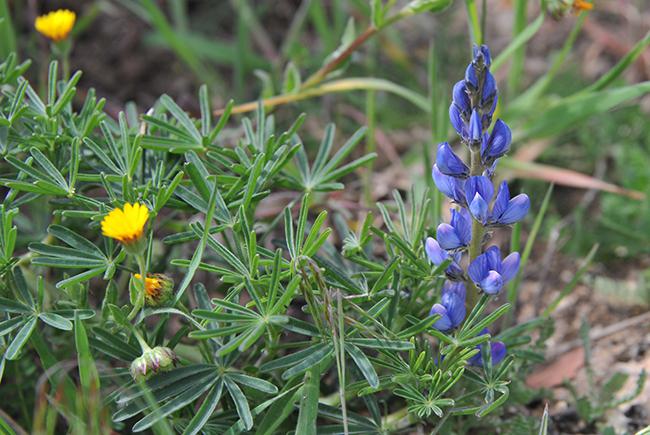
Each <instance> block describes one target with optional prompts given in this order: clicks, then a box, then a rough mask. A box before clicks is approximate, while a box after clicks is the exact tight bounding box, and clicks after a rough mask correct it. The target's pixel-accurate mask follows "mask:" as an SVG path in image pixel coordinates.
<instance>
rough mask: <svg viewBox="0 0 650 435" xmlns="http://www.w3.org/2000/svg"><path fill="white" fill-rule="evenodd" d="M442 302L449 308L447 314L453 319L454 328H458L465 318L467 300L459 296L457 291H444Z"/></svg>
mask: <svg viewBox="0 0 650 435" xmlns="http://www.w3.org/2000/svg"><path fill="white" fill-rule="evenodd" d="M440 302H441V304H442V305H444V306H445V308H446V309H447V316H448V317H449V319H450V321H451V326H452V328H456V327H458V326H460V324H461V323H463V320H465V314H466V311H465V300H464V299H461V298H459V297H458V295H457V294H456V293H449V292H448V293H444V294H443V295H442V298H441V301H440Z"/></svg>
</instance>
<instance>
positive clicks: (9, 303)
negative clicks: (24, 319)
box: [0, 297, 33, 313]
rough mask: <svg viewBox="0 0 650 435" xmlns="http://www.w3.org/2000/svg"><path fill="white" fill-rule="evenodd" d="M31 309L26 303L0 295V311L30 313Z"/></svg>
mask: <svg viewBox="0 0 650 435" xmlns="http://www.w3.org/2000/svg"><path fill="white" fill-rule="evenodd" d="M32 311H33V310H32V308H31V307H28V306H27V305H25V304H23V303H21V302H18V301H14V300H12V299H7V298H2V297H0V312H6V313H31V312H32Z"/></svg>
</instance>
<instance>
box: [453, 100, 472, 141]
mask: <svg viewBox="0 0 650 435" xmlns="http://www.w3.org/2000/svg"><path fill="white" fill-rule="evenodd" d="M469 114H470V112H469V111H468V112H467V113H466V114H463V112H461V110H460V108H459V107H458V106H457V105H456V104H455V103H451V105H450V106H449V121H450V122H451V125H452V126H453V127H454V129H455V130H456V133H458V135H459V136H460V137H461V138H462V139H463V140H467V137H468V132H467V121H466V119H469Z"/></svg>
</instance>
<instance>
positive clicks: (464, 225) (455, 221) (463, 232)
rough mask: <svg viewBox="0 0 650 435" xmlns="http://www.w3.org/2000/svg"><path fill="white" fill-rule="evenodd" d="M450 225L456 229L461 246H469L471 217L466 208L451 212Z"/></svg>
mask: <svg viewBox="0 0 650 435" xmlns="http://www.w3.org/2000/svg"><path fill="white" fill-rule="evenodd" d="M451 225H452V226H453V227H454V228H455V229H456V233H457V234H458V238H459V239H460V242H461V244H462V245H463V246H467V245H469V243H470V242H471V241H472V217H471V216H470V214H469V212H468V211H467V209H466V208H461V209H460V211H456V210H452V211H451Z"/></svg>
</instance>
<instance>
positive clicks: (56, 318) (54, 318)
mask: <svg viewBox="0 0 650 435" xmlns="http://www.w3.org/2000/svg"><path fill="white" fill-rule="evenodd" d="M38 318H39V319H41V320H42V321H43V322H45V323H47V324H48V325H50V326H52V327H53V328H57V329H61V330H63V331H72V322H71V321H69V320H68V319H66V318H65V317H63V316H60V315H58V314H56V313H40V314H39V315H38Z"/></svg>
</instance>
